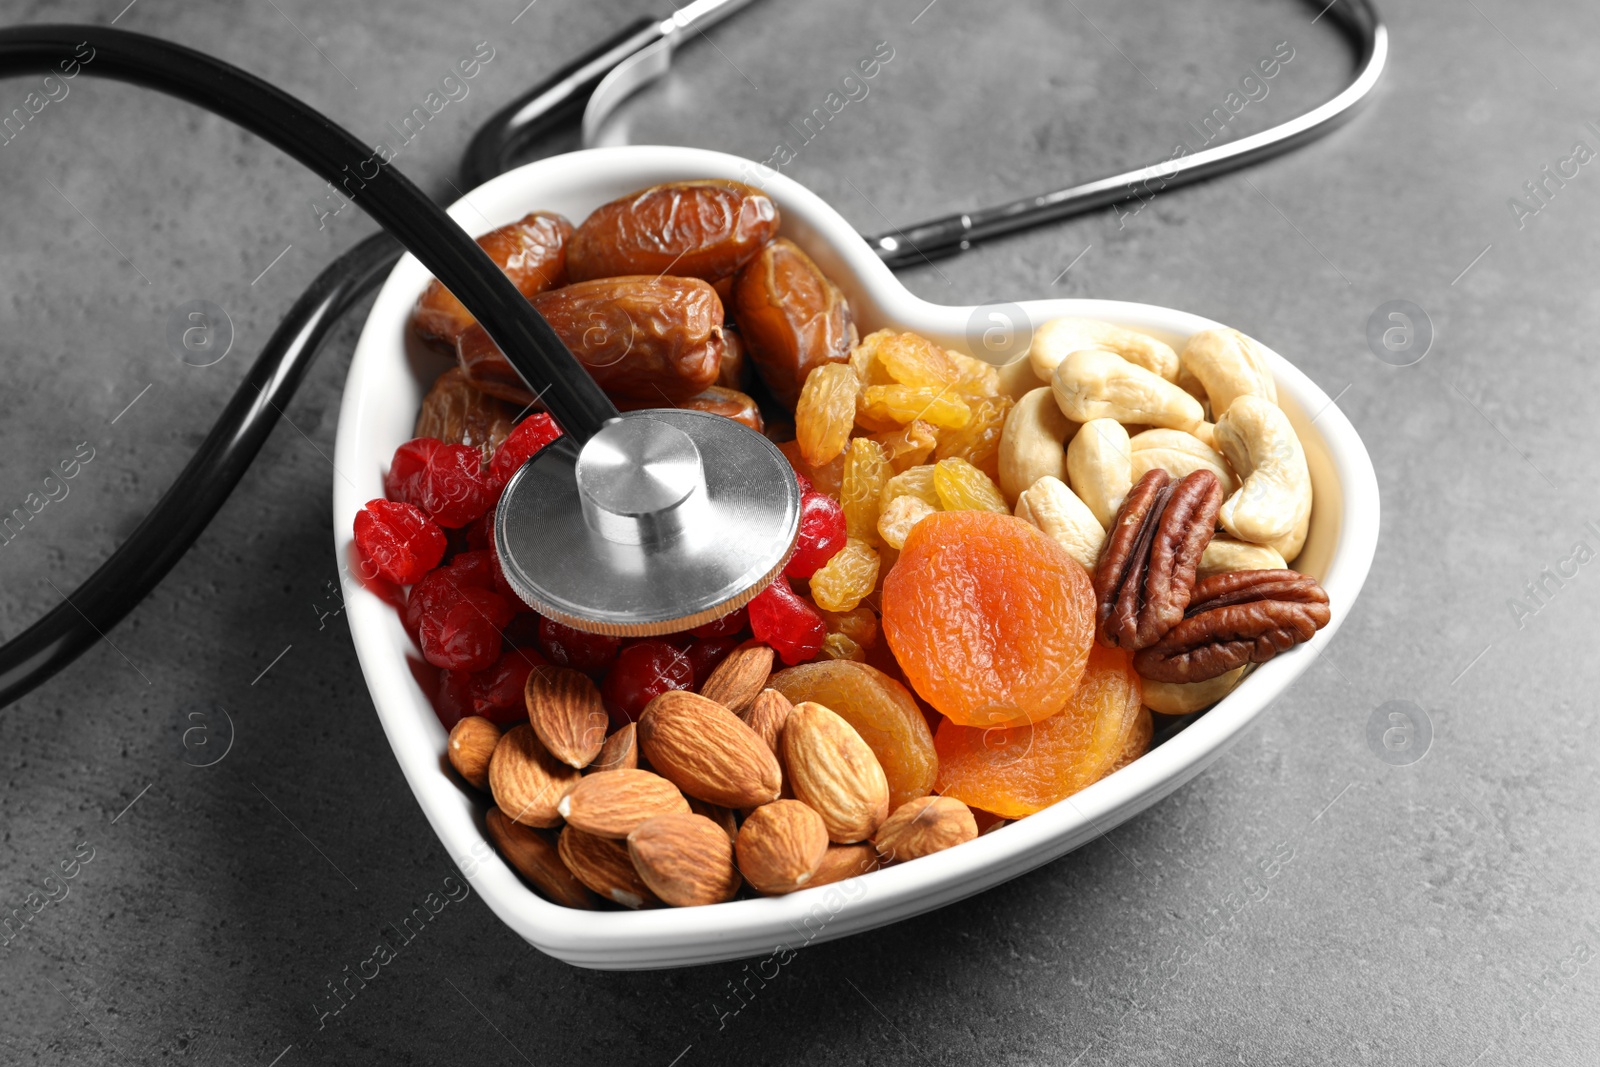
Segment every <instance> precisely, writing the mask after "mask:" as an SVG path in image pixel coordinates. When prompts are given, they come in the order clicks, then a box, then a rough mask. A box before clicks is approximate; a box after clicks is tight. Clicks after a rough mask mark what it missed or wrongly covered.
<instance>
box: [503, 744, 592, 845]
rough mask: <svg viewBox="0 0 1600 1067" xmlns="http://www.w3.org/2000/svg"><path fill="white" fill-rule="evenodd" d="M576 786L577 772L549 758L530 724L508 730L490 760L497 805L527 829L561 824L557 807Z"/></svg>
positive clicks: (552, 757)
mask: <svg viewBox="0 0 1600 1067" xmlns="http://www.w3.org/2000/svg"><path fill="white" fill-rule="evenodd" d="M577 782H578V772H577V771H575V770H573V769H572V768H571V767H569V766H567V765H566V764H565V763H562V762H561V761H560V760H558V759H556V758H555V757H554V756H552V755H550V753H549V752H547V751H546V750H545V747H544V745H543V744H542V743H541V742H540V741H539V737H538V735H537V734H535V733H534V732H533V727H531V726H529V725H528V724H527V723H522V724H520V725H518V726H513V727H512V728H511V729H509V730H507V731H506V732H505V734H504V736H502V737H501V738H500V742H499V743H498V744H497V745H495V746H494V755H493V756H492V757H491V758H490V760H489V792H490V793H491V794H493V795H494V802H495V805H496V806H497V807H498V808H499V809H500V810H501V811H503V812H505V814H506V817H507V818H509V819H511V820H513V821H514V822H519V823H521V824H522V825H524V826H554V825H556V824H557V823H559V822H560V821H561V813H560V812H559V811H557V810H556V805H557V804H559V803H560V802H561V798H562V797H564V796H566V795H567V790H569V789H571V788H572V787H573V786H574V785H576V784H577Z"/></svg>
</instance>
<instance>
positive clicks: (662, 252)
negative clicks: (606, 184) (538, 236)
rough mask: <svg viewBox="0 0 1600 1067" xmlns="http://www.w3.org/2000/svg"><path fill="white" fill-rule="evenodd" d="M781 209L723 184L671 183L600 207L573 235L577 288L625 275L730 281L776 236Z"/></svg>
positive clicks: (744, 188)
mask: <svg viewBox="0 0 1600 1067" xmlns="http://www.w3.org/2000/svg"><path fill="white" fill-rule="evenodd" d="M778 222H779V219H778V205H777V204H775V203H773V202H772V198H771V197H769V196H768V195H767V194H766V193H763V192H762V191H761V190H759V189H756V188H753V187H752V186H749V185H745V184H743V183H742V182H736V181H729V180H727V179H723V178H710V179H705V180H701V181H686V182H667V183H665V184H662V185H653V186H651V187H650V188H648V189H640V190H639V191H638V192H635V193H629V194H628V195H627V196H624V197H620V198H619V199H616V200H613V201H611V202H610V203H609V204H602V205H601V206H600V207H598V208H596V209H595V210H594V211H593V212H592V213H591V214H590V215H589V217H588V218H587V219H584V220H583V225H581V226H579V227H578V229H577V231H576V232H575V233H574V234H573V235H572V241H571V243H570V245H569V246H568V250H567V272H568V274H569V275H570V276H571V278H572V280H573V281H584V280H586V279H589V278H614V277H617V276H618V275H623V274H666V273H667V272H669V271H670V272H671V273H673V274H676V275H682V276H683V277H687V278H703V279H704V280H706V281H708V282H714V281H717V280H718V279H719V278H725V277H727V276H729V275H731V274H732V273H733V272H734V271H736V270H738V269H739V268H740V267H741V266H743V265H744V264H745V263H746V262H747V261H748V260H749V259H750V257H752V256H754V255H755V254H756V253H757V252H758V251H760V250H761V246H762V245H764V244H766V243H767V242H768V241H770V240H772V238H773V237H774V236H775V235H776V234H777V232H778Z"/></svg>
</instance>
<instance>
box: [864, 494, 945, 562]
mask: <svg viewBox="0 0 1600 1067" xmlns="http://www.w3.org/2000/svg"><path fill="white" fill-rule="evenodd" d="M938 510H939V509H938V508H936V507H934V506H932V505H931V504H929V503H928V502H927V501H926V500H923V499H922V498H921V497H919V496H913V495H911V494H910V493H907V494H906V495H905V496H897V497H895V498H894V499H893V500H891V501H889V503H888V504H886V505H884V507H883V510H882V511H880V512H879V513H878V536H879V537H881V538H883V543H884V544H886V545H888V546H889V547H890V548H892V549H894V550H895V551H897V552H898V551H899V550H900V549H902V548H904V547H906V538H907V537H910V536H911V528H912V527H913V526H915V525H916V524H917V523H919V522H921V521H922V520H923V519H925V518H927V517H928V516H929V515H932V514H933V513H934V512H935V511H938ZM884 569H885V570H887V569H888V568H884Z"/></svg>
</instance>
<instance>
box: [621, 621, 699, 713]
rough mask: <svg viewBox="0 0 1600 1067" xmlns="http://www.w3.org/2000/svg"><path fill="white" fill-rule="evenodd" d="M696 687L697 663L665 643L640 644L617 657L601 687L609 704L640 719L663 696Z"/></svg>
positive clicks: (625, 650)
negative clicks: (657, 698)
mask: <svg viewBox="0 0 1600 1067" xmlns="http://www.w3.org/2000/svg"><path fill="white" fill-rule="evenodd" d="M693 688H694V664H693V663H692V662H690V660H689V657H688V656H687V655H686V654H685V653H683V652H682V651H680V650H678V649H676V648H674V647H672V646H671V645H669V644H667V643H666V642H665V641H654V640H652V641H640V642H638V643H636V644H632V645H629V646H628V647H627V648H625V649H623V650H622V651H621V652H620V653H618V654H617V662H616V664H615V665H614V666H613V667H612V668H611V672H610V673H609V674H607V675H606V680H605V682H604V683H602V685H601V687H600V692H601V694H602V695H603V696H604V697H605V699H606V701H607V702H608V703H609V704H610V705H611V706H612V707H613V708H615V709H616V710H617V711H618V712H619V713H620V714H621V715H622V716H623V718H625V719H637V718H639V716H640V715H642V714H644V709H645V708H646V707H647V706H649V704H650V702H651V701H652V700H654V699H655V698H656V697H658V696H660V695H661V694H662V693H667V692H672V691H675V690H680V689H693Z"/></svg>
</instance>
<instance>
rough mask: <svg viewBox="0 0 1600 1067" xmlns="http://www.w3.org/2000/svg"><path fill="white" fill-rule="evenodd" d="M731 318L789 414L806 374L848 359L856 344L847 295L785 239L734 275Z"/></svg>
mask: <svg viewBox="0 0 1600 1067" xmlns="http://www.w3.org/2000/svg"><path fill="white" fill-rule="evenodd" d="M733 317H734V321H735V322H737V323H738V325H739V335H740V337H742V338H743V339H744V343H745V350H746V352H747V353H748V357H749V359H750V362H751V363H752V364H754V366H755V369H756V373H757V374H759V375H760V376H761V380H762V381H764V382H766V383H767V388H768V389H770V390H772V395H773V396H774V397H776V398H777V399H778V401H779V402H780V403H781V404H782V405H783V406H784V407H786V408H788V409H789V410H791V411H793V410H794V406H795V403H796V401H798V400H799V399H800V387H801V386H802V385H804V384H805V380H806V376H807V375H808V374H810V373H811V371H812V370H813V369H814V368H816V367H820V366H821V365H822V364H824V363H842V362H844V361H845V360H847V359H849V358H850V349H852V348H854V347H855V344H856V341H857V336H856V328H855V323H854V321H853V320H852V319H851V316H850V305H849V304H848V303H847V302H846V301H845V298H844V293H842V292H840V290H839V287H838V286H836V285H834V284H833V283H832V282H831V281H829V280H828V279H827V278H826V277H825V276H824V275H823V273H822V271H820V270H818V269H817V265H816V264H815V263H813V262H811V257H810V256H808V255H806V254H805V253H804V252H802V251H800V247H799V246H798V245H796V244H795V243H794V242H793V241H790V240H788V239H787V238H783V237H780V238H778V239H777V240H775V241H773V242H771V243H770V244H768V245H767V246H766V247H765V248H763V249H762V250H761V252H760V254H758V255H757V256H756V257H755V258H754V259H752V260H751V261H750V262H749V263H747V264H745V266H744V267H742V268H741V269H740V270H739V273H738V274H737V275H736V276H735V277H734V281H733Z"/></svg>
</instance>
